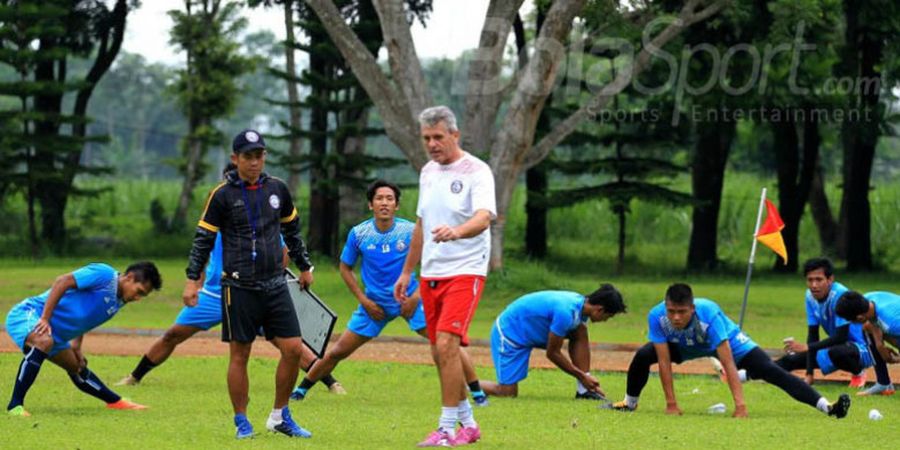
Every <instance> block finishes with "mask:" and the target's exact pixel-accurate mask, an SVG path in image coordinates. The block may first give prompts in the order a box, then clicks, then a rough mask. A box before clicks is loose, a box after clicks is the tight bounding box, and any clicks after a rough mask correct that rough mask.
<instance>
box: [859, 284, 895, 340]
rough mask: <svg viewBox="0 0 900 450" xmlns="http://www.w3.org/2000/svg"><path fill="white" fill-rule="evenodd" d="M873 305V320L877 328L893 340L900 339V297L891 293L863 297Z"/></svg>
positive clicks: (875, 293)
mask: <svg viewBox="0 0 900 450" xmlns="http://www.w3.org/2000/svg"><path fill="white" fill-rule="evenodd" d="M864 297H865V298H866V299H867V300H870V301H872V302H873V303H875V318H876V323H877V324H878V328H881V331H883V332H884V334H886V335H889V336H891V337H892V338H894V339H900V295H897V294H894V293H892V292H884V291H876V292H869V293H866V294H865V295H864Z"/></svg>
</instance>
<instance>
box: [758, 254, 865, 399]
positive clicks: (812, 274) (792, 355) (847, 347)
mask: <svg viewBox="0 0 900 450" xmlns="http://www.w3.org/2000/svg"><path fill="white" fill-rule="evenodd" d="M803 273H804V274H805V275H806V286H807V287H808V288H809V289H807V290H806V324H807V325H808V331H807V337H806V342H807V343H806V345H804V344H801V343H799V342H796V341H787V342H785V351H786V352H787V354H786V355H785V356H784V357H782V358H781V359H779V360H778V361H776V364H778V365H779V366H781V367H782V368H783V369H785V370H787V371H792V370H798V369H806V377H805V379H806V382H807V383H809V384H812V383H813V370H814V369H816V368H818V369H819V370H821V371H822V373H823V374H826V375H827V374H829V373H831V372H834V371H836V370H844V371H847V372H850V374H851V375H852V378H851V380H850V387H855V388H859V387H863V386H864V385H865V384H866V372H865V369H866V368H867V367H871V366H872V365H873V364H874V360H873V359H872V353H871V351H870V350H869V346H868V343H867V342H866V338H865V336H864V335H863V330H862V326H861V325H859V324H853V323H850V322H848V321H846V320H844V319H843V318H841V317H840V316H838V315H837V314H836V313H835V310H834V307H835V305H836V304H837V301H838V299H839V298H840V297H841V295H843V294H844V293H845V292H847V288H846V287H845V286H844V285H842V284H841V283H838V282H836V281H834V266H833V265H832V264H831V261H829V260H828V259H827V258H813V259H810V260H808V261H806V263H805V264H804V265H803ZM819 327H821V328H822V329H823V330H825V333H826V334H827V335H828V338H826V339H822V340H820V339H819ZM751 378H752V377H751Z"/></svg>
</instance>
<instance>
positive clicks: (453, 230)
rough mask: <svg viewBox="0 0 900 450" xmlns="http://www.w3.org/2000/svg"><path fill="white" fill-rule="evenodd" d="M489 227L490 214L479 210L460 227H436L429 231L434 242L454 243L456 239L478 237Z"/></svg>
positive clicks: (484, 210)
mask: <svg viewBox="0 0 900 450" xmlns="http://www.w3.org/2000/svg"><path fill="white" fill-rule="evenodd" d="M489 226H491V212H490V211H488V210H486V209H479V210H477V211H475V214H474V215H472V217H470V218H469V220H467V221H465V222H463V223H462V224H460V225H457V226H455V227H451V226H449V225H438V226H436V227H434V229H432V230H431V238H432V239H433V240H434V241H435V242H447V241H455V240H457V239H468V238H471V237H475V236H478V235H479V234H481V233H482V232H484V230H487V229H488V227H489Z"/></svg>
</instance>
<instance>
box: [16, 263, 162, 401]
mask: <svg viewBox="0 0 900 450" xmlns="http://www.w3.org/2000/svg"><path fill="white" fill-rule="evenodd" d="M161 286H162V280H161V279H160V276H159V271H158V270H157V269H156V266H155V265H153V263H151V262H139V263H135V264H132V265H130V266H128V268H127V269H125V273H124V274H123V273H119V272H116V271H115V269H113V268H112V267H110V266H108V265H106V264H99V263H95V264H88V265H87V266H84V267H81V268H79V269H78V270H75V271H74V272H71V273H67V274H65V275H61V276H59V277H57V278H56V280H55V281H54V282H53V285H52V286H51V287H50V289H48V290H47V291H45V292H44V293H43V294H40V295H37V296H34V297H29V298H27V299H25V300H23V301H22V302H20V303H18V304H17V305H15V306H13V308H12V310H11V311H10V312H9V314H8V315H7V316H6V332H7V333H9V336H10V337H11V338H12V341H13V342H15V343H16V345H17V346H18V347H19V348H20V349H22V351H23V352H24V353H25V357H24V358H23V359H22V362H21V363H20V364H19V370H18V371H17V372H16V381H15V385H14V387H13V392H12V398H11V399H10V400H9V405H7V407H6V410H7V412H8V413H9V414H10V415H14V416H29V415H30V414H28V412H27V411H25V407H24V403H25V394H27V393H28V389H29V388H30V387H31V385H32V384H33V383H34V380H35V379H36V378H37V376H38V373H39V372H40V370H41V365H42V364H43V362H44V360H45V359H48V358H49V359H50V361H52V362H53V363H54V364H56V365H58V366H60V367H62V368H63V369H64V370H65V371H66V372H68V374H69V379H71V380H72V383H74V384H75V387H77V388H78V389H80V390H81V391H82V392H84V393H86V394H89V395H92V396H94V397H96V398H98V399H100V400H103V401H104V402H105V403H106V407H107V408H111V409H144V408H146V407H145V406H143V405H139V404H137V403H132V402H130V401H128V400H125V399H123V398H122V397H120V396H119V395H118V394H116V393H115V392H113V391H111V390H110V389H109V388H107V387H106V386H105V385H104V384H103V382H102V381H100V378H98V377H97V375H95V374H94V373H93V372H91V370H90V369H88V368H87V359H86V358H85V357H84V355H83V354H82V353H81V343H82V340H83V338H84V334H85V333H87V332H88V331H90V330H92V329H94V328H96V327H98V326H100V325H102V324H103V323H104V322H106V321H107V320H109V319H111V318H112V317H113V316H114V315H116V313H118V312H119V310H120V309H121V308H122V307H123V306H125V304H127V303H130V302H134V301H138V300H140V299H141V298H143V297H146V296H147V294H149V293H150V292H151V291H154V290H159V288H160V287H161Z"/></svg>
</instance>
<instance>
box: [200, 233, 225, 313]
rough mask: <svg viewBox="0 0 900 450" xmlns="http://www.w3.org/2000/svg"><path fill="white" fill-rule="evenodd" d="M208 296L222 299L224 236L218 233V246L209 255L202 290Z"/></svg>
mask: <svg viewBox="0 0 900 450" xmlns="http://www.w3.org/2000/svg"><path fill="white" fill-rule="evenodd" d="M200 291H201V292H203V293H204V294H206V295H209V296H212V297H215V298H221V297H222V234H221V233H216V244H215V245H213V249H212V252H210V254H209V262H208V263H206V276H205V277H204V279H203V287H202V288H201V289H200Z"/></svg>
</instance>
